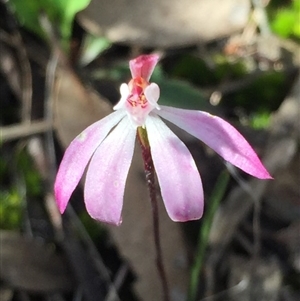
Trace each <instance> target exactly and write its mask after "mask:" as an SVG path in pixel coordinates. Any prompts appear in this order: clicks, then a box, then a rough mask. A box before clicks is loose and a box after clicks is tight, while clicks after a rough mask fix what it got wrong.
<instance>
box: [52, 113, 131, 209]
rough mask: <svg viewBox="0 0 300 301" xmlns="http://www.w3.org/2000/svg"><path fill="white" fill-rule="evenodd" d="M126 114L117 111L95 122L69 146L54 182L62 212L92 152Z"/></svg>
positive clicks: (56, 196)
mask: <svg viewBox="0 0 300 301" xmlns="http://www.w3.org/2000/svg"><path fill="white" fill-rule="evenodd" d="M124 116H125V112H123V111H117V112H114V113H112V114H110V115H108V116H107V117H105V118H103V119H101V120H100V121H98V122H95V123H93V124H92V125H90V126H89V127H88V128H86V129H85V130H84V131H83V132H82V133H81V134H79V135H78V136H77V137H76V138H75V139H74V140H73V141H72V142H71V144H70V145H69V147H68V148H67V150H66V152H65V154H64V157H63V159H62V161H61V163H60V166H59V170H58V172H57V175H56V180H55V184H54V191H55V198H56V201H57V205H58V208H59V210H60V212H61V213H63V212H64V211H65V209H66V206H67V203H68V201H69V199H70V197H71V194H72V192H73V191H74V189H75V187H76V186H77V184H78V182H79V180H80V178H81V177H82V174H83V172H84V170H85V167H86V165H87V164H88V162H89V160H90V158H91V156H92V154H93V153H94V151H95V150H96V148H97V147H98V146H99V144H100V143H101V142H102V141H103V139H104V138H105V137H106V135H107V134H108V133H109V131H110V130H111V129H112V128H113V127H114V126H115V125H116V124H117V123H118V122H119V121H120V120H121V119H122V118H123V117H124Z"/></svg>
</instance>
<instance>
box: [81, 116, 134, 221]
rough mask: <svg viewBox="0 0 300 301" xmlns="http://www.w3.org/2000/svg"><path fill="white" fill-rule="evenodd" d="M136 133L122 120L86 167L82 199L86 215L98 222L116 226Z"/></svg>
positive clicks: (119, 218)
mask: <svg viewBox="0 0 300 301" xmlns="http://www.w3.org/2000/svg"><path fill="white" fill-rule="evenodd" d="M135 136H136V129H135V128H134V127H133V126H132V125H131V122H130V120H129V118H124V119H123V120H122V121H121V122H120V123H119V124H118V125H117V126H116V128H115V129H114V130H113V131H112V132H111V133H110V134H109V135H108V136H107V138H106V139H105V140H104V141H103V143H102V144H101V145H100V146H99V147H98V148H97V150H96V151H95V153H94V155H93V157H92V159H91V162H90V165H89V167H88V171H87V175H86V182H85V188H84V199H85V205H86V209H87V211H88V213H89V214H90V216H91V217H92V218H94V219H97V220H99V221H102V222H105V223H110V224H114V225H119V224H120V223H121V212H122V207H123V196H124V190H125V183H126V178H127V174H128V170H129V167H130V164H131V160H132V156H133V150H134V142H135Z"/></svg>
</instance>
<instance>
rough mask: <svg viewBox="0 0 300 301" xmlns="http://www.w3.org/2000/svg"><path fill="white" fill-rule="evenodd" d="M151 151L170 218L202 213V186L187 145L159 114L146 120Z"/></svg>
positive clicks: (185, 218) (180, 219)
mask: <svg viewBox="0 0 300 301" xmlns="http://www.w3.org/2000/svg"><path fill="white" fill-rule="evenodd" d="M146 129H147V135H148V139H149V143H150V147H151V155H152V158H153V163H154V167H155V170H156V174H157V178H158V181H159V184H160V188H161V195H162V198H163V200H164V203H165V206H166V210H167V212H168V214H169V216H170V218H171V219H172V220H173V221H180V222H184V221H189V220H194V219H199V218H201V216H202V214H203V189H202V183H201V179H200V175H199V172H198V169H197V167H196V164H195V162H194V160H193V157H192V155H191V154H190V152H189V150H188V149H187V147H186V146H185V145H184V143H183V142H182V141H180V140H179V138H178V137H177V136H176V135H175V134H174V133H173V132H172V131H171V130H170V129H169V128H168V127H167V126H166V125H165V123H164V122H163V121H162V120H161V119H160V118H159V117H158V116H153V115H152V116H151V115H149V117H148V118H147V120H146Z"/></svg>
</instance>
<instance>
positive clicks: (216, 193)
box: [188, 170, 230, 301]
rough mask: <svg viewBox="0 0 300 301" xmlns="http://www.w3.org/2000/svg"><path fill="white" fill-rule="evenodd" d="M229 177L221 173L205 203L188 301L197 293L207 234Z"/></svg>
mask: <svg viewBox="0 0 300 301" xmlns="http://www.w3.org/2000/svg"><path fill="white" fill-rule="evenodd" d="M229 179H230V176H229V174H228V172H227V170H225V171H223V172H222V173H221V174H220V175H219V177H218V180H217V183H216V184H215V187H214V190H213V192H212V195H211V196H210V198H209V200H208V202H207V209H206V211H205V212H204V216H203V218H202V226H201V228H200V231H199V236H198V242H197V253H196V258H195V262H194V264H193V266H192V271H191V278H190V285H189V291H188V301H196V300H197V299H196V297H197V291H198V287H199V285H198V283H199V276H200V274H201V271H202V267H203V263H204V258H205V254H206V248H207V245H208V239H209V232H210V229H211V226H212V223H213V219H214V216H215V213H216V211H217V209H218V207H219V204H220V202H221V200H222V199H223V197H224V195H225V192H226V189H227V186H228V183H229Z"/></svg>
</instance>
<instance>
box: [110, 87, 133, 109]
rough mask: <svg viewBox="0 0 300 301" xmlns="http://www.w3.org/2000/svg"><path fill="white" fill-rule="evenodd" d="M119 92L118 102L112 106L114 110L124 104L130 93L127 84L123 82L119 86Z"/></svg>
mask: <svg viewBox="0 0 300 301" xmlns="http://www.w3.org/2000/svg"><path fill="white" fill-rule="evenodd" d="M120 94H121V99H120V100H119V102H118V103H117V104H116V105H115V106H114V108H113V109H114V110H119V109H121V108H122V107H124V106H125V103H126V101H127V99H128V96H129V94H130V91H129V87H128V85H127V84H125V83H123V84H122V85H121V87H120Z"/></svg>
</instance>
